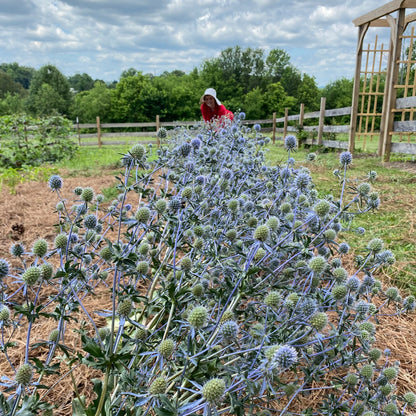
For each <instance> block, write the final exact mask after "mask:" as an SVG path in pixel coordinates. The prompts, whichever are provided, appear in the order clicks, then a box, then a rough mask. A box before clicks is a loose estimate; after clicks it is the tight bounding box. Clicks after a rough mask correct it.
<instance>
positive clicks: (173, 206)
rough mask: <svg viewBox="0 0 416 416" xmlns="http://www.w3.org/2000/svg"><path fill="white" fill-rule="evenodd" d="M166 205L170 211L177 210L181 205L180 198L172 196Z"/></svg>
mask: <svg viewBox="0 0 416 416" xmlns="http://www.w3.org/2000/svg"><path fill="white" fill-rule="evenodd" d="M168 206H169V209H170V210H171V211H179V210H180V209H181V207H182V202H181V200H180V199H179V198H176V197H175V198H172V199H171V200H170V201H169V204H168Z"/></svg>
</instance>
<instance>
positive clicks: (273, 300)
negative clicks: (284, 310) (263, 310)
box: [264, 291, 282, 308]
mask: <svg viewBox="0 0 416 416" xmlns="http://www.w3.org/2000/svg"><path fill="white" fill-rule="evenodd" d="M281 300H282V299H281V296H280V293H279V292H277V291H272V292H269V293H268V294H267V296H266V297H265V298H264V303H265V304H266V305H267V306H269V307H271V308H277V307H278V306H279V305H280V302H281Z"/></svg>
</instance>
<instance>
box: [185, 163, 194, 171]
mask: <svg viewBox="0 0 416 416" xmlns="http://www.w3.org/2000/svg"><path fill="white" fill-rule="evenodd" d="M184 168H185V170H186V171H187V172H189V173H192V172H193V171H194V170H195V164H194V163H193V162H187V163H185V166H184Z"/></svg>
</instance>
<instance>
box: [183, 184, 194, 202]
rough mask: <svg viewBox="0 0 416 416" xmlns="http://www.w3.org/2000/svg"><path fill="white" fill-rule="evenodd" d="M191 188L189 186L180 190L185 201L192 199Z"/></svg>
mask: <svg viewBox="0 0 416 416" xmlns="http://www.w3.org/2000/svg"><path fill="white" fill-rule="evenodd" d="M192 192H193V191H192V188H191V187H190V186H185V188H183V189H182V197H183V198H185V199H190V198H192Z"/></svg>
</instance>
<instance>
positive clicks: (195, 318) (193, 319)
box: [188, 306, 208, 329]
mask: <svg viewBox="0 0 416 416" xmlns="http://www.w3.org/2000/svg"><path fill="white" fill-rule="evenodd" d="M207 318H208V311H207V308H205V307H204V306H195V308H193V309H192V310H191V312H189V315H188V322H189V323H190V324H191V326H193V327H194V328H197V329H198V328H202V327H203V326H204V325H205V323H206V320H207Z"/></svg>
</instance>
